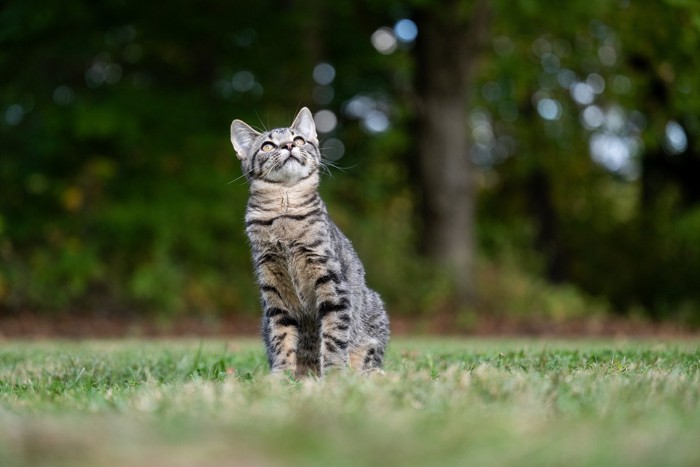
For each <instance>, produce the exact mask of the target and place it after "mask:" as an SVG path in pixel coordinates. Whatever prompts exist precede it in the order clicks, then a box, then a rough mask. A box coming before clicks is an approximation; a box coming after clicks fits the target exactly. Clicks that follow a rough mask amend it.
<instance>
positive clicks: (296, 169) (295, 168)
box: [268, 160, 312, 185]
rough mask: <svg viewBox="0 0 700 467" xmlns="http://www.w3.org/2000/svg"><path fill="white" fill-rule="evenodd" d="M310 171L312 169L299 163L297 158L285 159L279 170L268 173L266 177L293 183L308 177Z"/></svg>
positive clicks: (279, 181)
mask: <svg viewBox="0 0 700 467" xmlns="http://www.w3.org/2000/svg"><path fill="white" fill-rule="evenodd" d="M311 172H312V169H310V168H309V167H308V166H304V165H301V163H299V162H298V161H297V160H287V161H286V162H285V164H284V165H283V166H282V167H281V168H280V169H279V170H277V171H276V172H275V173H273V174H270V175H268V179H269V180H270V181H274V182H277V183H284V184H285V185H294V184H295V183H297V182H298V181H300V180H303V179H305V178H308V177H309V175H311Z"/></svg>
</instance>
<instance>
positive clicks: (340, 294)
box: [316, 272, 351, 374]
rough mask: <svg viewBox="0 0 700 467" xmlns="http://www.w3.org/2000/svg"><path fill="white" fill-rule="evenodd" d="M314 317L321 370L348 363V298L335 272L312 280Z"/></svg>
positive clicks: (338, 367) (343, 366) (346, 365)
mask: <svg viewBox="0 0 700 467" xmlns="http://www.w3.org/2000/svg"><path fill="white" fill-rule="evenodd" d="M316 296H317V303H318V317H319V320H320V323H321V326H320V332H321V346H320V366H321V373H322V374H325V373H326V372H327V371H328V370H332V369H345V368H347V367H348V365H349V351H348V350H349V349H348V346H349V341H350V324H351V322H350V321H351V318H350V301H349V300H348V297H347V292H345V291H344V290H343V289H342V287H341V286H340V281H339V280H338V275H337V274H334V273H332V272H331V273H326V274H323V275H321V276H319V278H318V279H317V280H316Z"/></svg>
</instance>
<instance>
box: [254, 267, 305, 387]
mask: <svg viewBox="0 0 700 467" xmlns="http://www.w3.org/2000/svg"><path fill="white" fill-rule="evenodd" d="M283 272H284V270H283V268H282V267H280V266H279V265H276V264H272V263H266V264H262V265H260V268H259V277H258V280H259V282H260V292H261V294H262V303H263V312H264V316H263V329H262V331H263V341H264V342H265V349H266V351H267V359H268V361H269V363H270V369H271V370H272V372H273V373H277V372H284V371H289V372H291V373H292V374H294V373H295V372H296V368H297V347H298V342H299V321H298V320H297V318H296V317H295V316H294V314H292V313H291V312H290V310H289V306H288V305H287V304H286V301H285V300H284V298H283V296H284V295H283V294H284V293H285V290H286V287H285V286H284V284H283V283H280V280H279V278H280V277H283V275H282V273H283Z"/></svg>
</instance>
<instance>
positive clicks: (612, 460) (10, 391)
mask: <svg viewBox="0 0 700 467" xmlns="http://www.w3.org/2000/svg"><path fill="white" fill-rule="evenodd" d="M0 465H2V466H25V465H26V466H63V465H65V466H96V465H129V466H187V465H193V466H214V465H251V466H258V465H260V466H265V465H304V466H312V465H319V466H320V465H332V466H344V465H347V466H357V465H382V466H390V465H401V466H404V465H406V466H410V465H426V466H428V465H429V466H449V465H474V466H489V465H498V466H510V465H512V466H524V465H533V466H534V465H536V466H547V465H573V466H577V465H590V466H601V465H616V466H620V465H629V466H656V465H658V466H681V465H682V466H693V465H695V466H696V465H700V342H699V341H697V340H676V341H671V340H668V341H660V340H659V341H652V340H647V341H614V340H585V341H555V340H517V339H490V340H478V339H463V340H448V339H422V340H421V339H407V338H404V339H395V340H394V341H393V342H392V344H391V349H390V353H389V355H388V359H387V365H386V373H385V374H383V375H374V376H370V377H365V376H359V375H354V374H335V375H331V377H329V378H326V379H325V380H304V381H301V382H296V381H292V380H288V379H279V378H272V377H269V376H268V374H267V369H266V363H265V361H264V357H263V353H262V348H261V344H260V343H259V342H258V341H257V340H238V339H236V340H204V341H197V340H163V341H140V340H133V341H124V340H114V341H104V340H103V341H86V342H68V341H42V342H31V341H22V342H18V341H5V342H0Z"/></svg>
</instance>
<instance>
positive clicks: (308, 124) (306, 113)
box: [291, 107, 318, 144]
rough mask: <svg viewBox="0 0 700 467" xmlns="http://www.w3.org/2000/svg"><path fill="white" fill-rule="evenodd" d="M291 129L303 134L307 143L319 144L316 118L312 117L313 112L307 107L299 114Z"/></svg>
mask: <svg viewBox="0 0 700 467" xmlns="http://www.w3.org/2000/svg"><path fill="white" fill-rule="evenodd" d="M291 128H293V129H295V130H296V131H298V132H299V134H301V136H303V137H304V138H306V140H307V141H313V142H314V143H316V144H318V136H316V123H314V116H313V115H311V111H310V110H309V109H307V108H306V107H302V109H301V110H300V111H299V113H298V114H297V116H296V118H295V119H294V123H292V126H291Z"/></svg>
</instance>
